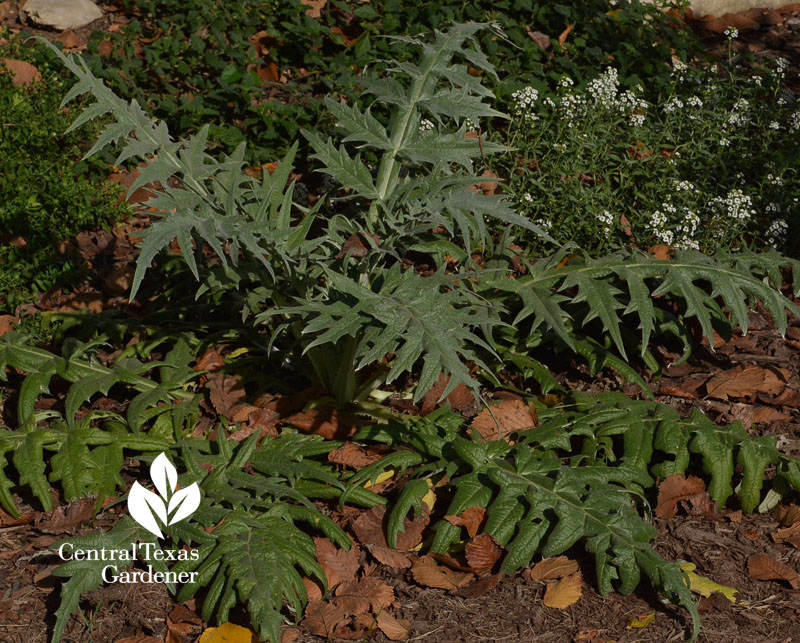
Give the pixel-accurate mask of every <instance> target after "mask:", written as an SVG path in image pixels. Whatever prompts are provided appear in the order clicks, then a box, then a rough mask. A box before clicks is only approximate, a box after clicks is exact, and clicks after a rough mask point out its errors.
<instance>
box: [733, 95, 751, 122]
mask: <svg viewBox="0 0 800 643" xmlns="http://www.w3.org/2000/svg"><path fill="white" fill-rule="evenodd" d="M749 120H750V103H748V102H747V99H745V98H740V99H739V100H737V101H736V102H735V103H734V104H733V107H732V108H731V112H730V114H728V125H730V126H731V127H743V126H745V125H747V123H748V122H749Z"/></svg>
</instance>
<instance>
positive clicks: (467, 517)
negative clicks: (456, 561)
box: [444, 506, 486, 538]
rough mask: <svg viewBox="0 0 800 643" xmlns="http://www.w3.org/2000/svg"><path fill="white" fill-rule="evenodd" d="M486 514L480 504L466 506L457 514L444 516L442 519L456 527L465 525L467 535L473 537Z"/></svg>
mask: <svg viewBox="0 0 800 643" xmlns="http://www.w3.org/2000/svg"><path fill="white" fill-rule="evenodd" d="M485 516H486V509H484V508H483V507H480V506H474V507H467V508H466V509H464V511H462V512H461V513H460V514H458V515H457V516H445V517H444V519H445V520H446V521H447V522H449V523H450V524H451V525H455V526H456V527H466V529H467V535H468V536H469V537H470V538H475V534H477V533H478V530H479V529H480V528H481V525H482V524H483V519H484V517H485Z"/></svg>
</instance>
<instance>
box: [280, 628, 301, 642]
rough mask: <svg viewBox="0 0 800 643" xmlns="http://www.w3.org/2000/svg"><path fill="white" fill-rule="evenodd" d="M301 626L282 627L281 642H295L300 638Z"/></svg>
mask: <svg viewBox="0 0 800 643" xmlns="http://www.w3.org/2000/svg"><path fill="white" fill-rule="evenodd" d="M300 634H301V632H300V628H299V627H286V628H281V643H295V641H296V640H297V639H299V638H300Z"/></svg>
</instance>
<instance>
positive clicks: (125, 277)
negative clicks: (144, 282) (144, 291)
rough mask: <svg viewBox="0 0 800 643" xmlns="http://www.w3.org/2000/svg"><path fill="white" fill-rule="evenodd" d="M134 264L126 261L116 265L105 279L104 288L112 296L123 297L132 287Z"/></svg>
mask: <svg viewBox="0 0 800 643" xmlns="http://www.w3.org/2000/svg"><path fill="white" fill-rule="evenodd" d="M133 271H134V265H133V264H132V263H126V264H123V265H121V266H116V267H114V268H113V269H112V270H111V272H110V273H108V275H106V278H105V279H103V290H104V291H105V293H106V294H107V295H109V296H110V297H121V296H123V295H125V294H126V293H127V292H128V291H129V290H130V288H131V283H132V281H133Z"/></svg>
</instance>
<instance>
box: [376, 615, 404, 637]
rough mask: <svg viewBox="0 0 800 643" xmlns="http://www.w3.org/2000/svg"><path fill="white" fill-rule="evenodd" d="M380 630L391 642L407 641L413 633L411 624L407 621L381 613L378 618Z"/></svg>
mask: <svg viewBox="0 0 800 643" xmlns="http://www.w3.org/2000/svg"><path fill="white" fill-rule="evenodd" d="M376 620H377V623H378V629H379V630H380V631H381V632H383V633H384V634H385V635H386V638H388V639H389V640H390V641H405V640H406V639H407V638H408V637H409V633H410V631H411V623H410V622H409V621H407V620H406V619H404V618H403V619H399V618H395V617H394V616H392V615H391V614H389V613H388V612H380V613H379V614H378V616H377V619H376Z"/></svg>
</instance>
